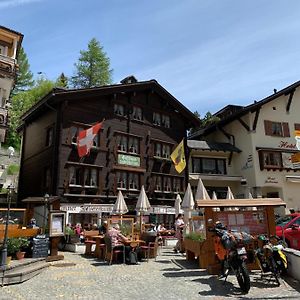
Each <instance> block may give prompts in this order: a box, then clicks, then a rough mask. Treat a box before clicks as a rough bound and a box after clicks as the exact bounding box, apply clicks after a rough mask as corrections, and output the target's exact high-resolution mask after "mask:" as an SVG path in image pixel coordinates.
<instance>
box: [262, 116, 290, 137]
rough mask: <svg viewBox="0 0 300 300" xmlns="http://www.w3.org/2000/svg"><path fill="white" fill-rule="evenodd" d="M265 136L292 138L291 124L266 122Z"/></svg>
mask: <svg viewBox="0 0 300 300" xmlns="http://www.w3.org/2000/svg"><path fill="white" fill-rule="evenodd" d="M264 125H265V134H266V135H269V136H280V137H290V129H289V124H288V123H286V122H273V121H268V120H265V121H264Z"/></svg>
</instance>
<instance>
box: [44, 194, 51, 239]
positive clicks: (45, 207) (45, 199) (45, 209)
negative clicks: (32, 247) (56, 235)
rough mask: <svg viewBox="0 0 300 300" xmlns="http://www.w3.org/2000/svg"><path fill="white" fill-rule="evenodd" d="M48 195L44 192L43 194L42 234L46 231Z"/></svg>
mask: <svg viewBox="0 0 300 300" xmlns="http://www.w3.org/2000/svg"><path fill="white" fill-rule="evenodd" d="M49 197H50V196H49V195H48V194H45V196H44V222H43V234H45V233H46V219H47V218H46V211H47V207H48V202H49Z"/></svg>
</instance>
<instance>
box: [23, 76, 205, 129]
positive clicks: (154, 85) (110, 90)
mask: <svg viewBox="0 0 300 300" xmlns="http://www.w3.org/2000/svg"><path fill="white" fill-rule="evenodd" d="M144 90H152V91H155V92H156V93H157V94H158V95H160V96H161V97H162V98H165V99H167V100H168V101H169V103H170V104H171V105H173V106H174V109H175V111H177V112H180V113H181V114H182V115H183V116H184V117H185V118H186V119H187V120H188V121H189V122H190V123H191V125H193V126H195V127H197V126H198V127H199V125H200V120H199V118H197V117H196V116H195V115H194V114H193V113H192V112H191V111H190V110H189V109H188V108H187V107H185V106H184V105H183V104H182V103H181V102H179V101H178V100H177V99H176V98H175V97H174V96H173V95H171V94H170V93H169V92H168V91H167V90H166V89H164V88H163V87H162V86H161V85H160V84H159V83H158V82H157V81H156V80H154V79H152V80H149V81H139V82H134V81H133V82H130V83H125V84H112V85H104V86H99V87H93V88H83V89H68V90H66V89H58V88H54V89H53V90H52V91H51V92H49V93H48V95H46V96H45V97H44V98H42V99H41V100H40V101H39V102H37V103H36V104H35V105H34V106H33V107H31V108H30V109H29V110H28V111H27V112H26V113H25V114H24V115H23V116H22V120H23V121H25V120H27V119H31V118H34V116H35V115H36V113H38V112H39V111H40V110H41V109H45V107H47V105H49V104H52V103H55V102H58V101H63V100H66V99H68V100H72V99H78V98H81V97H83V96H84V95H87V94H88V95H96V94H97V95H110V94H114V93H121V92H138V91H144Z"/></svg>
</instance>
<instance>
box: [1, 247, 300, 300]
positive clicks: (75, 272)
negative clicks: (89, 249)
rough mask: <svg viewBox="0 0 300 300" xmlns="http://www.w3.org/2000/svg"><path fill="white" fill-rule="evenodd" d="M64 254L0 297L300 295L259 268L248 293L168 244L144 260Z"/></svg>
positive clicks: (288, 282)
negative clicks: (116, 261) (131, 261)
mask: <svg viewBox="0 0 300 300" xmlns="http://www.w3.org/2000/svg"><path fill="white" fill-rule="evenodd" d="M63 254H64V256H65V260H63V261H57V262H53V263H52V266H51V267H49V268H48V269H46V270H45V271H43V272H42V273H41V274H39V275H38V276H36V277H34V278H32V279H31V280H29V281H26V282H24V283H22V284H18V285H10V286H4V287H2V288H1V293H0V299H24V300H27V299H30V300H33V299H101V300H102V299H103V300H106V299H114V300H117V299H123V300H125V299H131V300H132V299H164V300H165V299H189V300H191V299H228V298H230V299H299V298H300V284H299V282H297V281H294V280H292V279H290V278H288V279H287V280H283V281H282V284H281V286H280V287H277V286H276V285H275V282H274V281H272V280H270V281H269V280H268V279H267V278H264V279H261V277H260V274H259V273H258V272H253V273H251V284H252V286H251V289H250V292H249V293H248V294H247V295H243V294H242V293H241V292H240V290H239V288H238V284H237V282H236V279H235V277H234V276H229V278H228V282H226V283H225V284H224V282H223V280H219V279H218V278H217V276H213V275H209V274H207V272H206V271H205V270H199V269H198V268H197V265H196V264H193V263H190V262H187V261H186V260H185V257H184V256H183V255H181V254H174V253H173V252H172V249H171V248H164V249H163V251H162V252H161V253H160V255H159V256H158V257H157V260H156V261H154V260H149V262H142V263H141V264H139V265H123V264H113V265H111V266H108V265H107V264H106V263H104V262H102V261H100V260H97V259H94V258H86V257H84V256H83V255H82V254H78V253H71V252H64V253H63Z"/></svg>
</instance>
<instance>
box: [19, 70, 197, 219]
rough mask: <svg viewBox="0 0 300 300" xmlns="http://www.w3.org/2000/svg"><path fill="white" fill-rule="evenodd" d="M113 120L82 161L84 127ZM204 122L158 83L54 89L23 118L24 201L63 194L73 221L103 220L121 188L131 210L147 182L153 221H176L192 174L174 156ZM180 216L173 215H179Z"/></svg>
mask: <svg viewBox="0 0 300 300" xmlns="http://www.w3.org/2000/svg"><path fill="white" fill-rule="evenodd" d="M104 118H105V121H104V123H103V127H102V129H101V130H100V133H99V134H98V135H97V136H96V138H95V140H94V147H93V148H92V150H91V152H90V155H88V156H86V157H84V158H83V159H81V160H80V159H79V157H78V153H77V145H76V138H77V135H78V132H79V131H80V130H82V129H86V128H88V127H90V126H91V125H93V124H95V123H96V122H99V121H101V120H102V119H104ZM195 126H199V119H198V118H197V117H195V115H194V114H193V113H192V112H190V111H189V110H188V109H187V108H186V107H185V106H184V105H182V104H181V103H180V102H179V101H178V100H177V99H176V98H175V97H173V96H172V95H171V94H170V93H169V92H168V91H167V90H165V89H164V88H163V87H162V86H161V85H160V84H159V83H158V82H157V81H155V80H150V81H143V82H138V81H137V80H136V79H135V77H133V76H130V77H127V78H125V79H124V80H122V81H121V84H114V85H108V86H101V87H95V88H89V89H74V90H64V89H53V90H52V91H51V92H50V93H49V94H48V95H47V96H45V97H44V98H43V99H41V100H40V101H39V102H38V103H37V104H36V105H35V106H33V107H32V108H31V109H30V110H29V111H27V112H26V113H25V114H24V116H23V118H22V126H21V130H22V134H23V146H22V153H21V167H20V180H19V191H18V198H19V201H21V200H22V199H25V198H28V197H37V196H39V197H41V196H43V195H45V194H46V193H47V194H49V195H51V196H59V197H60V203H61V209H62V210H65V211H67V215H68V217H67V221H68V222H70V223H76V222H81V223H99V219H100V218H101V217H102V216H103V214H107V213H109V212H110V211H111V209H112V205H113V204H114V202H115V201H116V196H117V193H118V190H121V191H122V193H123V195H124V198H125V201H126V203H127V206H128V208H129V210H130V212H129V213H130V214H133V213H134V208H135V205H136V202H137V197H138V194H139V192H140V188H141V186H142V185H145V190H146V193H147V195H148V198H149V201H150V204H151V206H152V210H151V213H152V220H150V221H153V220H154V218H153V216H155V217H156V215H157V214H158V215H160V217H159V218H158V219H157V218H156V219H155V221H164V222H171V221H173V219H174V209H173V207H174V200H175V198H176V194H177V193H183V192H184V190H185V187H186V184H187V182H188V177H187V176H188V174H187V172H182V173H181V174H178V173H177V172H176V170H175V168H174V165H173V163H172V162H171V160H170V153H172V151H173V150H174V149H175V147H176V146H177V144H178V143H179V142H180V141H181V140H182V138H183V137H186V135H187V130H188V129H189V128H191V127H195ZM172 214H173V215H172ZM162 216H164V217H162Z"/></svg>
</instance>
